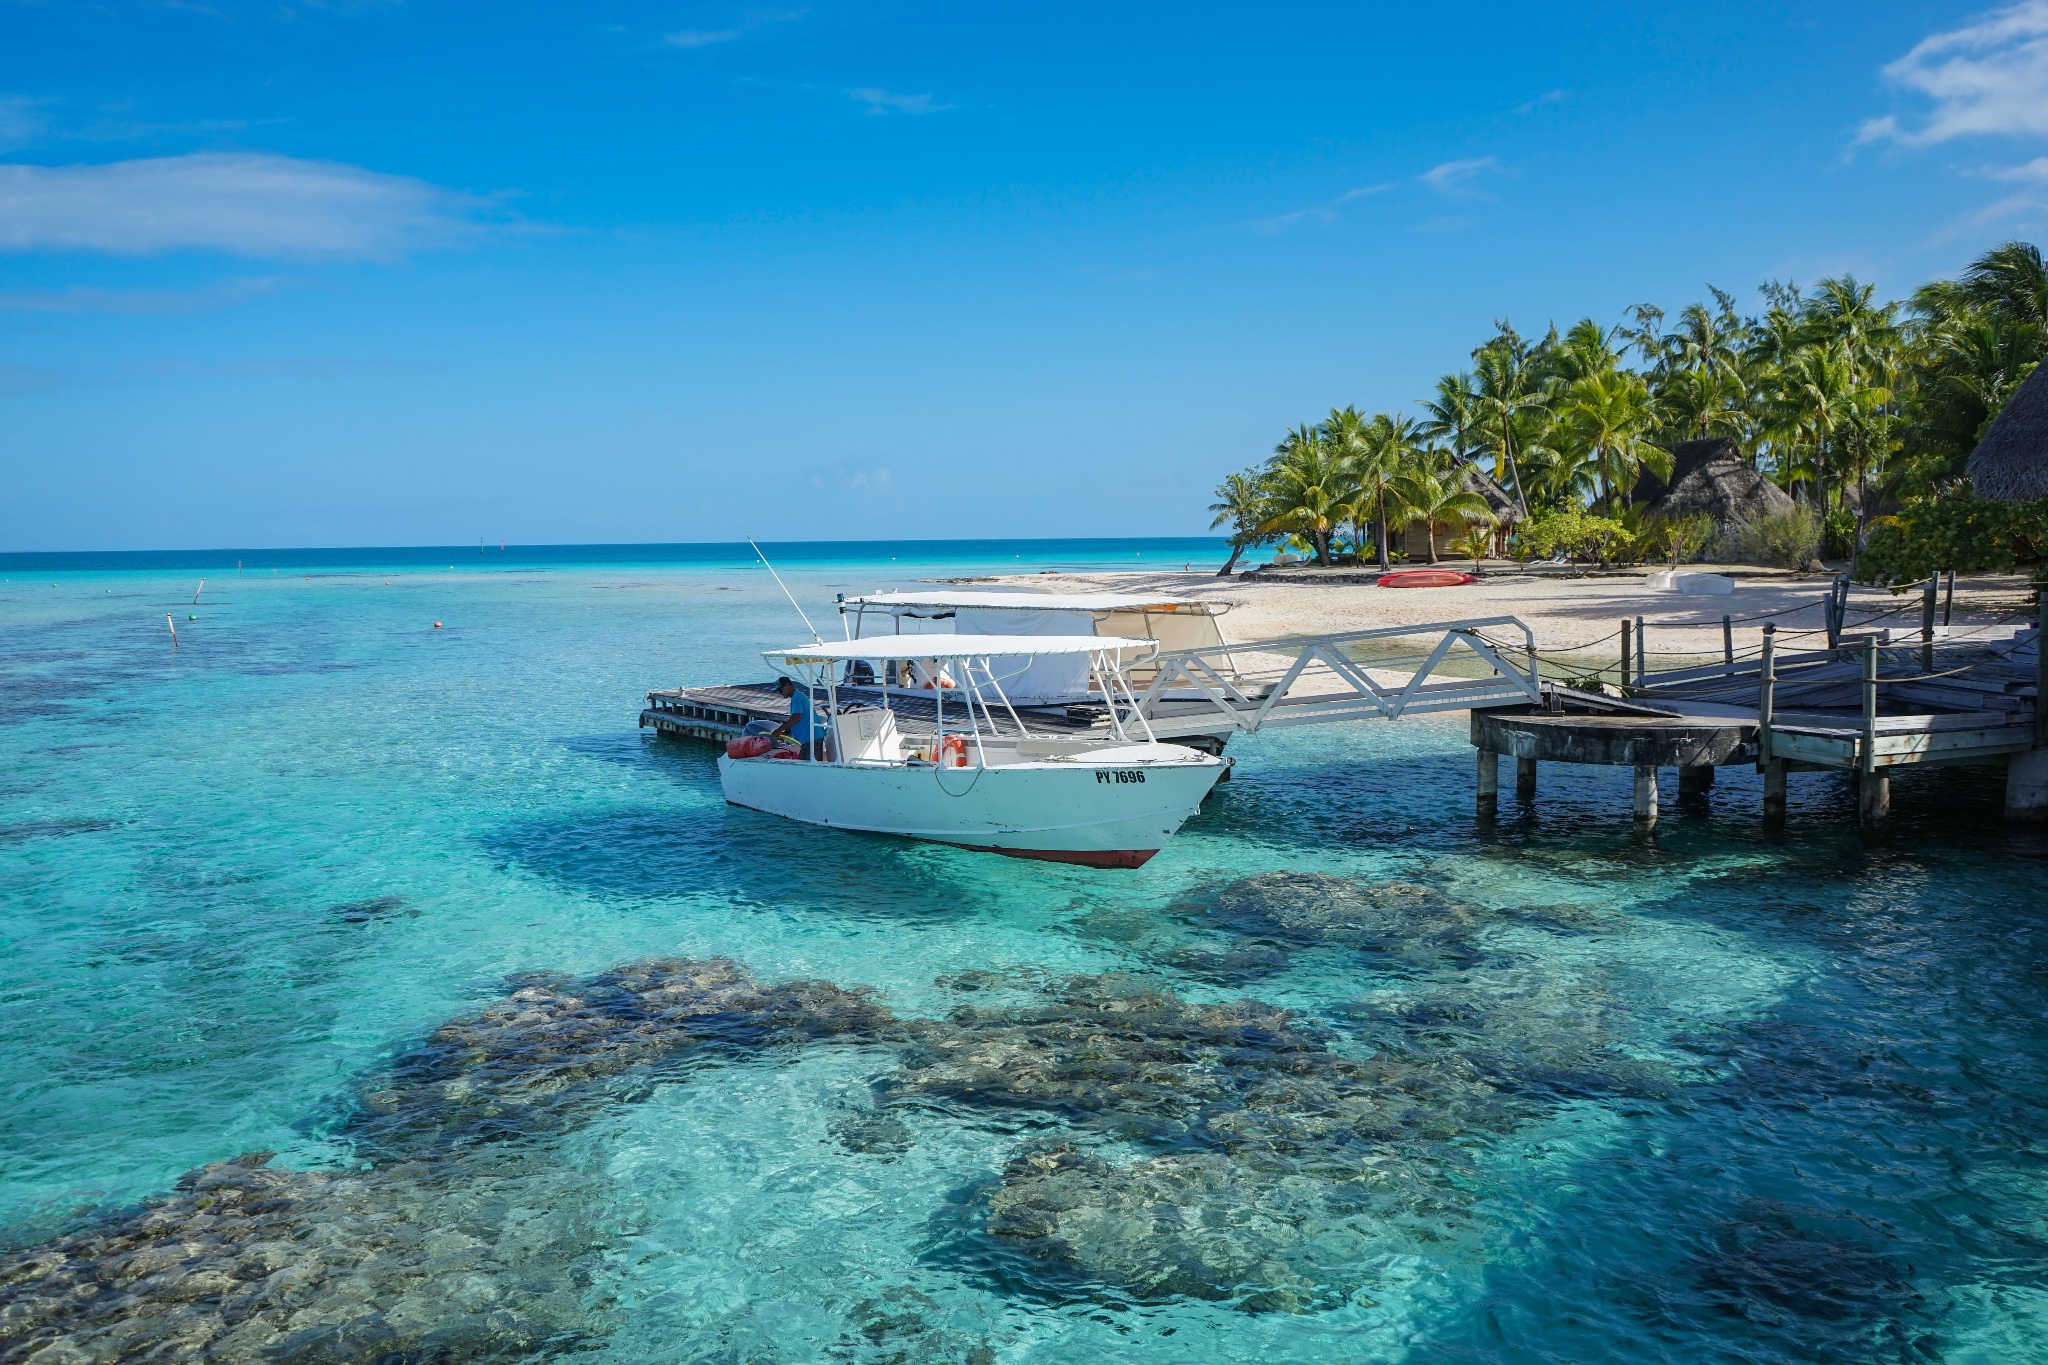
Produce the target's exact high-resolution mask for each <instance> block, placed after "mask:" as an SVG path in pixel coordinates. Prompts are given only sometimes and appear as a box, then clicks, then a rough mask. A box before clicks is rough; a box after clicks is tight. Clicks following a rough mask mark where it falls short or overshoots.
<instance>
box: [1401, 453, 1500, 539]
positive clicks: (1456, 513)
mask: <svg viewBox="0 0 2048 1365" xmlns="http://www.w3.org/2000/svg"><path fill="white" fill-rule="evenodd" d="M1393 489H1394V495H1395V497H1396V498H1397V499H1398V500H1399V504H1400V508H1401V511H1402V513H1403V514H1404V515H1406V516H1409V517H1413V518H1414V519H1415V520H1416V521H1419V522H1421V523H1422V525H1423V529H1424V531H1425V532H1426V533H1427V535H1428V539H1429V562H1430V563H1432V564H1434V563H1436V528H1437V527H1439V526H1465V525H1468V524H1469V523H1471V522H1474V521H1479V520H1491V519H1492V516H1493V508H1492V507H1491V506H1489V505H1488V504H1487V501H1486V499H1485V498H1482V497H1480V496H1479V495H1478V494H1477V493H1474V492H1471V491H1470V490H1468V489H1467V488H1466V487H1465V486H1464V485H1463V484H1462V483H1460V482H1459V481H1458V475H1457V471H1456V470H1455V469H1453V468H1452V467H1451V460H1450V456H1449V455H1447V454H1445V453H1444V452H1442V451H1435V450H1432V451H1429V452H1427V453H1425V454H1423V455H1422V456H1421V457H1420V458H1418V459H1416V460H1413V461H1411V462H1410V464H1409V467H1408V469H1407V470H1406V471H1405V472H1404V473H1403V474H1402V475H1401V477H1400V478H1399V479H1398V480H1397V481H1396V482H1395V484H1394V485H1393Z"/></svg>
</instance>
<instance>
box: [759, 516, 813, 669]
mask: <svg viewBox="0 0 2048 1365" xmlns="http://www.w3.org/2000/svg"><path fill="white" fill-rule="evenodd" d="M747 544H748V545H750V546H752V547H753V551H754V553H755V554H756V555H759V556H760V559H761V567H762V568H764V569H766V570H767V571H768V576H769V577H770V578H772V579H774V580H775V586H776V587H778V588H780V589H782V595H783V596H784V597H787V598H788V599H789V605H791V606H792V607H796V614H797V615H798V616H802V617H803V622H804V629H805V630H807V631H809V632H810V633H811V642H812V643H813V644H820V645H822V644H824V643H825V637H824V636H822V635H820V634H818V628H817V627H816V626H814V625H812V624H811V618H810V617H808V616H804V609H803V608H802V607H798V606H797V602H796V594H795V593H793V592H791V591H790V590H789V584H787V583H785V582H783V581H782V575H781V574H779V573H777V572H775V566H774V565H773V564H770V563H769V562H768V556H767V555H764V554H761V547H760V546H758V545H755V544H754V538H753V537H752V536H748V537H747Z"/></svg>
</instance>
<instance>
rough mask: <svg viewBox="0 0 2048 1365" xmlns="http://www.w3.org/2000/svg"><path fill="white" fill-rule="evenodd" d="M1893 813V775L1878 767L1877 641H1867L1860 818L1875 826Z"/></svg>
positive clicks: (1867, 826) (1859, 748)
mask: <svg viewBox="0 0 2048 1365" xmlns="http://www.w3.org/2000/svg"><path fill="white" fill-rule="evenodd" d="M1891 813H1892V776H1891V773H1890V772H1888V771H1887V772H1879V771H1878V770H1877V641H1875V640H1865V641H1864V642H1863V736H1862V742H1861V743H1860V744H1859V745H1858V746H1857V754H1856V820H1857V823H1859V824H1861V825H1862V826H1863V828H1865V829H1875V828H1876V827H1877V826H1878V825H1880V824H1883V823H1884V818H1885V817H1886V816H1887V815H1890V814H1891Z"/></svg>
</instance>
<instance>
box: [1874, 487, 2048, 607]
mask: <svg viewBox="0 0 2048 1365" xmlns="http://www.w3.org/2000/svg"><path fill="white" fill-rule="evenodd" d="M2044 553H2048V498H2040V499H2037V500H2036V501H2034V502H1995V501H1993V500H1992V499H1990V498H1978V497H1972V496H1970V495H1969V494H1967V493H1963V492H1961V491H1951V492H1946V493H1937V494H1933V495H1930V496H1928V497H1923V498H1914V499H1913V500H1912V501H1911V502H1908V503H1907V504H1906V506H1905V508H1904V509H1903V510H1901V511H1900V512H1899V514H1898V515H1897V516H1893V517H1879V518H1878V519H1877V520H1876V521H1874V522H1872V523H1871V524H1870V533H1869V534H1868V535H1867V536H1866V537H1865V538H1864V541H1863V552H1862V553H1861V554H1859V555H1857V556H1856V573H1855V577H1856V581H1857V582H1859V583H1892V584H1896V585H1899V586H1902V587H1903V586H1904V585H1907V584H1911V583H1918V582H1920V581H1921V580H1923V579H1925V578H1926V577H1927V576H1928V575H1930V574H1932V573H1934V572H1936V571H1937V570H1940V569H1953V570H1955V571H1956V572H1957V573H1976V572H1990V573H2011V572H2012V571H2013V569H2015V568H2016V567H2018V566H2019V565H2020V564H2023V563H2031V562H2033V561H2036V560H2039V559H2040V558H2042V556H2043V554H2044Z"/></svg>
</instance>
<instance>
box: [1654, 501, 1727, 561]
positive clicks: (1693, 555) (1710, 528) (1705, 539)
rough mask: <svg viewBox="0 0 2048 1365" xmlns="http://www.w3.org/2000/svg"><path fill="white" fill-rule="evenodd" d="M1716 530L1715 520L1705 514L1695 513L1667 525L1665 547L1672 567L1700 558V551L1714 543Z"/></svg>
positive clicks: (1678, 518)
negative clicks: (1669, 555)
mask: <svg viewBox="0 0 2048 1365" xmlns="http://www.w3.org/2000/svg"><path fill="white" fill-rule="evenodd" d="M1715 529H1716V528H1715V526H1714V519H1713V518H1712V517H1710V516H1708V515H1707V514H1706V513H1705V512H1694V513H1692V514H1691V515H1689V516H1683V517H1677V518H1674V519H1673V520H1671V521H1669V522H1667V523H1665V527H1664V547H1665V549H1666V550H1668V551H1669V552H1670V554H1671V567H1672V568H1674V569H1675V568H1677V567H1678V566H1679V565H1680V564H1690V563H1692V562H1693V560H1695V559H1697V558H1699V554H1700V551H1702V550H1704V549H1706V548H1707V546H1708V545H1710V544H1712V543H1713V539H1714V535H1715Z"/></svg>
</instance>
